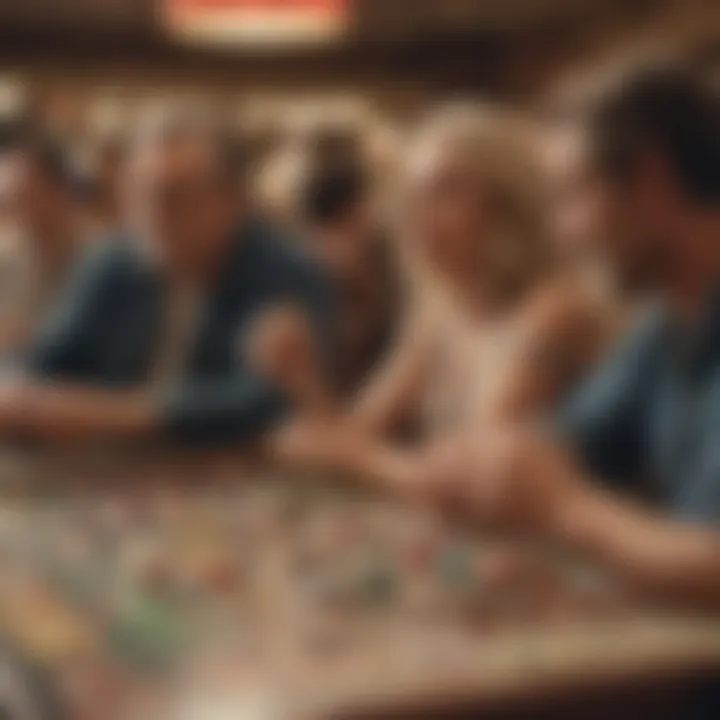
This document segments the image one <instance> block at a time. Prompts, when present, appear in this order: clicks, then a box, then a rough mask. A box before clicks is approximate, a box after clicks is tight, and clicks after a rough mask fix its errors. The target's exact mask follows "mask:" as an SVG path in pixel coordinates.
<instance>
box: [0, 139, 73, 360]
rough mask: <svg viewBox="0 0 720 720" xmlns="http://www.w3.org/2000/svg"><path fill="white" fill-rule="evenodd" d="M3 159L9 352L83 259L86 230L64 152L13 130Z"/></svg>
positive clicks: (54, 144) (58, 146)
mask: <svg viewBox="0 0 720 720" xmlns="http://www.w3.org/2000/svg"><path fill="white" fill-rule="evenodd" d="M1 155H2V156H1V158H0V163H1V164H2V173H3V179H4V182H3V187H2V195H3V197H2V203H3V215H4V221H5V228H4V230H5V232H6V233H7V234H9V235H13V236H14V237H15V241H16V247H15V248H14V249H13V254H14V255H15V257H16V260H17V263H15V265H16V266H15V267H12V268H8V269H7V270H6V273H7V275H11V274H12V277H7V276H6V278H5V283H4V286H3V296H4V300H3V305H4V307H3V319H4V322H3V326H4V333H6V336H5V337H4V338H3V346H4V347H3V349H4V350H6V351H7V350H12V349H14V348H15V347H16V346H17V345H18V344H22V339H23V338H26V339H27V336H28V335H29V334H31V333H32V332H33V329H34V327H35V326H36V324H37V323H38V322H40V321H41V320H42V318H43V316H44V315H45V314H46V313H47V312H48V310H49V309H50V308H51V307H52V305H53V303H54V302H55V301H56V300H57V298H58V295H59V294H60V292H61V291H62V289H63V287H64V285H65V284H66V282H67V280H68V278H69V275H70V272H71V270H72V268H73V266H74V265H75V264H76V262H77V260H78V258H79V256H80V255H81V254H82V248H83V246H84V245H85V242H86V228H85V227H84V222H83V217H82V212H81V209H80V204H79V192H78V191H79V188H78V183H77V175H76V173H75V170H74V167H73V163H72V160H71V158H70V156H69V152H68V150H67V148H65V147H64V146H63V145H62V144H61V143H59V142H58V141H56V140H55V139H53V138H51V137H50V136H48V135H45V134H42V133H38V132H35V131H29V130H24V129H17V130H16V132H15V133H14V134H13V135H11V136H10V137H9V138H7V139H6V143H5V144H4V147H3V150H2V153H1ZM5 239H6V240H7V241H9V240H10V239H9V238H8V237H7V236H6V238H5Z"/></svg>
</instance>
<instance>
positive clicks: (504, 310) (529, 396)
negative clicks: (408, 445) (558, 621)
mask: <svg viewBox="0 0 720 720" xmlns="http://www.w3.org/2000/svg"><path fill="white" fill-rule="evenodd" d="M407 174H408V188H407V195H408V197H407V208H406V211H405V213H406V216H405V220H404V223H403V224H404V231H403V232H404V233H405V236H406V241H405V242H406V246H405V247H404V248H403V251H404V257H405V259H406V262H407V263H408V266H409V268H410V270H409V272H410V273H411V276H412V280H411V283H412V285H413V286H414V287H413V288H412V290H411V299H410V301H409V302H410V303H411V308H410V311H409V313H408V318H407V319H406V323H405V327H404V329H403V331H402V333H401V337H400V339H399V342H398V347H397V349H396V352H395V354H394V356H393V357H392V358H391V359H390V361H389V363H388V365H387V367H386V368H384V370H383V371H381V372H380V373H379V374H378V375H377V377H376V378H375V382H374V383H371V384H370V385H369V387H368V388H367V392H366V393H365V395H364V397H363V398H362V400H361V402H360V404H359V405H358V407H357V409H356V417H357V418H358V420H359V422H360V424H361V425H363V426H364V427H367V428H370V429H372V430H373V431H380V432H383V431H386V430H389V429H391V428H392V427H393V425H394V424H395V423H396V422H398V421H401V422H402V420H403V419H406V418H407V417H408V416H412V415H415V416H420V417H421V418H422V419H423V424H424V426H425V427H426V429H427V430H428V432H429V433H430V434H431V435H435V436H436V435H437V434H439V433H443V434H445V433H453V432H456V431H458V430H460V429H462V428H466V427H468V426H473V425H478V424H479V425H482V424H483V423H484V422H485V421H487V420H488V419H491V418H497V417H501V416H509V415H516V414H517V415H522V416H525V415H529V414H534V413H535V412H537V411H539V410H541V409H542V408H544V407H546V406H547V404H548V403H551V402H553V401H554V400H555V399H556V398H557V397H558V396H559V395H560V394H561V393H562V392H563V391H564V390H565V389H567V388H568V387H569V385H570V384H571V383H572V382H573V380H574V379H575V378H576V377H577V376H578V375H579V374H580V372H581V371H582V369H583V368H584V367H585V365H586V363H588V362H590V360H591V358H592V356H593V353H594V351H595V348H594V345H595V340H596V338H595V335H594V330H595V327H596V318H595V317H594V308H593V307H592V305H591V304H589V303H587V302H585V297H584V294H583V293H582V292H580V291H579V289H578V288H577V287H574V286H572V285H571V284H570V283H566V282H561V281H560V276H559V274H558V272H557V269H558V259H557V256H556V252H555V247H554V245H553V242H552V238H551V236H550V233H549V227H548V217H547V203H546V197H545V195H544V186H545V182H544V177H543V172H542V168H541V166H540V164H539V162H538V158H537V157H536V155H535V149H534V137H533V136H532V134H531V132H530V129H529V128H528V126H527V125H526V124H525V122H524V120H522V119H521V118H518V117H516V116H512V115H511V114H509V113H506V112H504V111H501V110H493V109H490V108H480V109H476V108H453V109H450V110H448V111H444V112H441V113H439V115H438V116H436V117H435V118H433V119H431V120H430V121H429V122H428V123H427V124H426V126H425V127H424V128H423V130H422V131H421V132H420V134H419V137H418V138H416V140H415V143H414V148H413V149H412V152H411V157H410V161H409V167H408V169H407Z"/></svg>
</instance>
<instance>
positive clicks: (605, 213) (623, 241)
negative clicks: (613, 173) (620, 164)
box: [591, 158, 682, 292]
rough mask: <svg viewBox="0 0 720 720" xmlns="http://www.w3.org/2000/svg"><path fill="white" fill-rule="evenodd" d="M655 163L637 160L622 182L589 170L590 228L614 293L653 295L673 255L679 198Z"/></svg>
mask: <svg viewBox="0 0 720 720" xmlns="http://www.w3.org/2000/svg"><path fill="white" fill-rule="evenodd" d="M664 176H665V173H664V171H662V170H661V169H660V166H659V165H657V163H656V161H655V159H652V158H645V159H643V158H638V159H637V160H636V161H635V163H634V164H633V167H632V168H631V169H629V170H628V171H627V173H626V174H625V176H624V177H623V178H621V179H620V178H616V177H610V176H608V175H607V174H604V173H602V172H601V171H598V170H595V171H594V172H593V174H592V179H591V183H592V187H593V197H594V203H593V207H592V225H593V227H594V235H595V237H596V239H597V240H598V244H599V247H600V250H601V252H602V253H603V255H604V256H605V257H606V258H607V260H608V262H609V263H610V266H611V269H612V271H613V272H614V275H615V277H616V280H617V282H618V284H619V286H620V288H622V289H624V290H626V291H629V292H642V291H646V290H651V289H654V287H655V286H656V285H657V283H658V281H659V280H660V279H661V278H662V277H663V276H664V275H665V274H667V272H668V271H670V270H671V268H672V265H673V264H674V262H675V260H674V258H675V253H676V251H677V250H678V243H677V237H678V232H677V227H678V221H679V219H680V215H681V214H682V209H681V202H680V198H679V196H678V195H677V193H676V192H674V190H673V188H672V187H671V186H670V185H669V184H668V183H666V182H665V180H664Z"/></svg>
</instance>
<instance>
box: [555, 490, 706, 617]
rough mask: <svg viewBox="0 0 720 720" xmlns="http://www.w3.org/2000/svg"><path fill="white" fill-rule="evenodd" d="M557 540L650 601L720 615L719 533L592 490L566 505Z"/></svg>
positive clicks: (560, 519) (560, 518) (556, 531)
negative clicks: (604, 569)
mask: <svg viewBox="0 0 720 720" xmlns="http://www.w3.org/2000/svg"><path fill="white" fill-rule="evenodd" d="M554 533H555V536H556V537H558V538H559V539H560V540H561V541H563V542H565V543H568V544H570V545H572V546H573V547H576V548H578V549H579V550H581V551H582V552H584V553H586V554H587V555H589V556H590V557H591V558H593V559H595V560H597V561H599V562H600V563H601V564H602V565H604V566H606V567H608V568H609V569H610V570H612V571H613V572H615V573H616V574H617V575H618V577H619V578H620V579H621V580H623V581H624V583H625V584H626V585H627V586H628V587H629V588H630V589H631V590H634V591H635V592H637V593H638V594H640V595H641V596H643V597H646V598H648V599H649V600H652V601H656V602H660V603H662V602H667V603H669V604H674V605H682V606H686V607H697V608H701V609H708V610H713V611H720V532H719V531H718V530H716V529H713V528H705V527H700V526H695V525H690V524H684V523H680V522H675V521H672V520H670V519H667V518H664V517H662V516H660V515H658V514H655V513H652V512H651V511H649V510H647V509H644V508H641V507H638V506H635V505H634V504H632V503H631V502H629V501H626V500H624V499H622V498H619V497H616V496H612V495H610V494H604V493H602V492H601V491H598V490H596V489H594V488H590V487H589V486H588V488H587V489H586V490H585V492H583V493H581V494H578V495H577V496H575V497H574V499H573V500H572V501H570V502H568V504H567V507H566V508H565V509H564V510H563V512H562V513H561V515H560V517H559V518H558V521H557V524H556V525H555V527H554Z"/></svg>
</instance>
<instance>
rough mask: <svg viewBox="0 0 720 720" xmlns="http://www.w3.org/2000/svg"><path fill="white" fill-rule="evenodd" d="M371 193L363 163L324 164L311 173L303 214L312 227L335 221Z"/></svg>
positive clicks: (304, 193) (306, 186)
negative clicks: (368, 192)
mask: <svg viewBox="0 0 720 720" xmlns="http://www.w3.org/2000/svg"><path fill="white" fill-rule="evenodd" d="M367 191H368V178H367V175H366V172H365V168H364V167H363V165H362V164H361V163H358V162H341V163H321V164H319V165H318V166H316V167H315V168H312V169H311V170H310V171H309V173H308V176H307V178H306V180H305V183H304V186H303V188H302V190H301V199H300V212H301V215H302V216H303V218H304V220H305V221H306V222H308V223H312V224H322V223H331V222H335V221H337V220H339V219H341V218H342V217H343V216H344V215H345V214H346V213H347V212H348V211H350V210H352V209H353V208H354V207H355V206H356V205H357V204H358V203H360V202H362V201H363V200H364V199H365V197H366V194H367Z"/></svg>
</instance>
